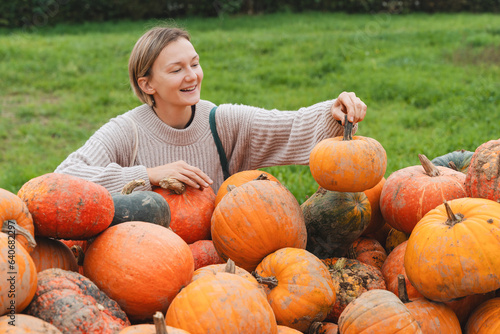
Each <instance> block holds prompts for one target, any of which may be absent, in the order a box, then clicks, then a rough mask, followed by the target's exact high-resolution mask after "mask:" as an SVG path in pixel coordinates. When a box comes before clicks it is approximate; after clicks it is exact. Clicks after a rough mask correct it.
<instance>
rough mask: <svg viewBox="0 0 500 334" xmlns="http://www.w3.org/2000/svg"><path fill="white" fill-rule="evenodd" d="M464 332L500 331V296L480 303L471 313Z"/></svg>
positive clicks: (488, 333) (492, 332)
mask: <svg viewBox="0 0 500 334" xmlns="http://www.w3.org/2000/svg"><path fill="white" fill-rule="evenodd" d="M464 333H466V334H498V333H500V297H497V298H492V299H490V300H487V301H485V302H484V303H482V304H481V305H479V306H478V307H477V308H476V309H475V310H474V312H473V313H472V314H471V315H470V317H469V320H468V321H467V325H466V326H465V331H464Z"/></svg>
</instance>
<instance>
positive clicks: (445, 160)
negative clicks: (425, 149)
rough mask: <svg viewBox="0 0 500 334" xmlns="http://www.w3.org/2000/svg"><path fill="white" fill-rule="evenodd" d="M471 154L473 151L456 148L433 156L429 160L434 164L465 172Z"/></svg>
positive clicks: (467, 168)
mask: <svg viewBox="0 0 500 334" xmlns="http://www.w3.org/2000/svg"><path fill="white" fill-rule="evenodd" d="M473 154H474V152H471V151H466V150H457V151H453V152H450V153H446V154H444V155H441V156H439V157H435V158H434V159H432V161H431V162H432V163H433V164H434V165H435V166H443V167H448V168H451V169H455V170H458V171H459V172H462V173H465V174H467V171H468V170H469V165H470V161H471V158H472V155H473Z"/></svg>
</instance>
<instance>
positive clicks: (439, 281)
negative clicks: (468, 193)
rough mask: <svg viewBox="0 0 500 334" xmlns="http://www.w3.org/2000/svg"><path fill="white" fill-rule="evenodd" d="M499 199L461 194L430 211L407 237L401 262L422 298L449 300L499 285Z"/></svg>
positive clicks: (485, 290)
mask: <svg viewBox="0 0 500 334" xmlns="http://www.w3.org/2000/svg"><path fill="white" fill-rule="evenodd" d="M499 240H500V203H497V202H493V201H491V200H488V199H483V198H460V199H455V200H452V201H449V202H445V203H444V204H441V205H439V206H438V207H436V208H435V209H434V210H431V211H430V212H428V213H427V214H426V215H425V216H424V217H423V218H422V219H421V220H420V222H419V223H418V224H417V225H416V226H415V229H414V230H413V232H412V233H411V235H410V238H409V239H408V245H407V247H406V252H405V259H404V266H405V270H406V274H407V276H408V279H409V280H410V282H411V284H412V285H413V286H414V287H415V288H416V289H417V290H418V291H419V292H420V293H421V294H422V295H424V296H425V297H427V298H429V299H431V300H435V301H449V300H452V299H455V298H460V297H464V296H468V295H472V294H478V293H487V292H490V291H493V290H496V289H498V288H500V257H499V256H498V254H499V253H500V242H499Z"/></svg>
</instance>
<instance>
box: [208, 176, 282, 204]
mask: <svg viewBox="0 0 500 334" xmlns="http://www.w3.org/2000/svg"><path fill="white" fill-rule="evenodd" d="M261 175H264V176H265V177H266V178H267V179H268V180H271V181H276V182H279V181H278V179H277V178H275V177H274V176H273V175H271V174H270V173H268V172H265V171H262V170H257V169H253V170H244V171H241V172H237V173H234V174H232V175H231V176H229V177H228V178H227V179H226V180H225V181H224V182H223V183H222V184H221V186H220V188H219V190H217V196H216V197H215V206H217V204H219V202H220V200H221V199H222V197H224V195H226V194H227V193H228V188H227V187H228V186H234V187H239V186H241V185H242V184H243V183H247V182H248V181H253V180H255V179H256V178H258V177H261Z"/></svg>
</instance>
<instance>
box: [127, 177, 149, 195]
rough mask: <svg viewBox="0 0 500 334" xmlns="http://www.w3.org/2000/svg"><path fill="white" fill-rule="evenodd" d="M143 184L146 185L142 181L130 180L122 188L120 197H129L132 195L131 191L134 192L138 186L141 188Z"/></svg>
mask: <svg viewBox="0 0 500 334" xmlns="http://www.w3.org/2000/svg"><path fill="white" fill-rule="evenodd" d="M145 184H146V182H145V181H144V180H142V179H138V180H132V181H130V182H129V183H127V184H126V185H124V186H123V189H122V192H121V194H122V195H130V194H131V193H132V191H134V189H135V188H137V187H138V186H143V185H145Z"/></svg>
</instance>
